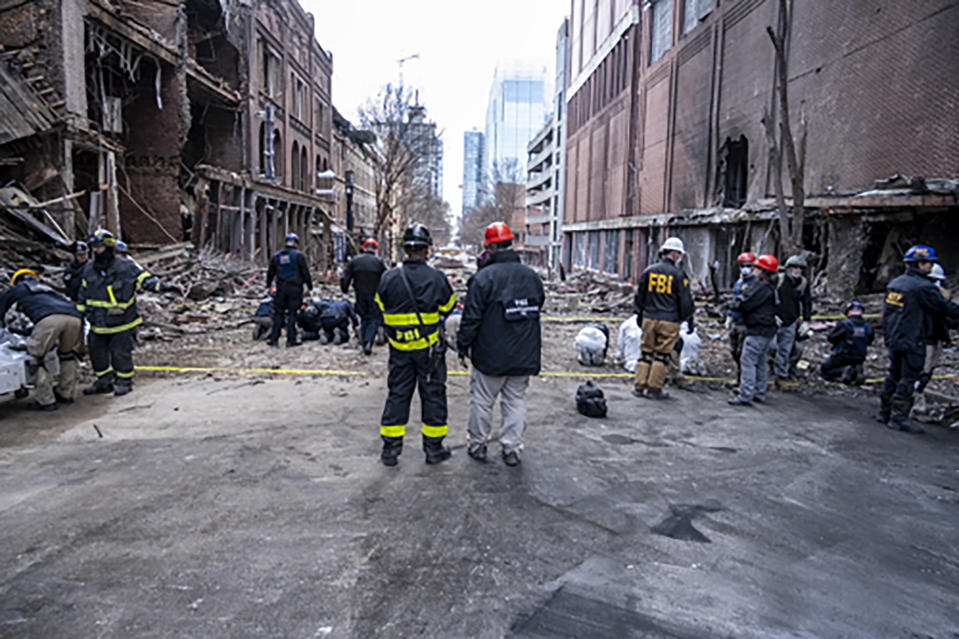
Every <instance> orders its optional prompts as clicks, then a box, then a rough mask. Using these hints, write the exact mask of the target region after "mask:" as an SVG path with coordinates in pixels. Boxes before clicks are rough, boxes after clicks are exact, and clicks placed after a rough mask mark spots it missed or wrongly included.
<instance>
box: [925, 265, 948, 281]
mask: <svg viewBox="0 0 959 639" xmlns="http://www.w3.org/2000/svg"><path fill="white" fill-rule="evenodd" d="M929 277H931V278H932V279H934V280H944V279H946V272H945V271H944V270H942V265H941V264H939V263H938V262H936V263H935V264H933V265H932V270H931V271H929Z"/></svg>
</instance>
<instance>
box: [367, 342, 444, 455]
mask: <svg viewBox="0 0 959 639" xmlns="http://www.w3.org/2000/svg"><path fill="white" fill-rule="evenodd" d="M429 365H430V363H429V349H426V348H424V349H420V350H415V351H400V350H397V349H395V348H393V347H392V346H391V347H390V364H389V369H390V372H389V377H388V378H387V384H388V385H389V394H388V395H387V397H386V407H385V408H384V409H383V418H382V420H380V424H381V425H380V435H383V436H384V437H402V436H403V435H404V434H405V433H406V423H407V422H408V421H409V417H410V401H412V399H413V391H414V390H415V389H416V388H417V386H418V387H419V391H420V404H421V406H422V418H423V434H424V435H425V436H427V437H445V436H446V431H447V426H446V360H445V359H444V358H440V359H439V362H438V363H437V365H436V368H434V369H433V371H432V372H430V371H429V370H428V369H429Z"/></svg>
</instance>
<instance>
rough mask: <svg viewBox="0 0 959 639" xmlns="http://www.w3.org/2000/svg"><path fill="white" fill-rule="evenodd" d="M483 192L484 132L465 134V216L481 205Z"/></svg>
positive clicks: (468, 132)
mask: <svg viewBox="0 0 959 639" xmlns="http://www.w3.org/2000/svg"><path fill="white" fill-rule="evenodd" d="M482 190H483V132H482V131H467V132H465V133H464V134H463V215H466V213H467V212H468V211H469V210H470V209H474V208H476V207H477V206H479V204H480V200H481V199H482V198H481V197H480V193H481V191H482Z"/></svg>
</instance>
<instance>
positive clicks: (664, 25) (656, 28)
mask: <svg viewBox="0 0 959 639" xmlns="http://www.w3.org/2000/svg"><path fill="white" fill-rule="evenodd" d="M652 25H653V36H652V38H651V39H650V42H649V63H650V64H652V63H653V62H656V60H659V59H660V58H661V57H663V54H664V53H666V52H667V51H669V47H670V45H671V44H672V40H673V0H655V1H654V2H653V20H652Z"/></svg>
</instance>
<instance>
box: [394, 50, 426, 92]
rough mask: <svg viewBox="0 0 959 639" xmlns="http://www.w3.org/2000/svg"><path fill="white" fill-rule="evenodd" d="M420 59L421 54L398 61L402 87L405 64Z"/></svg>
mask: <svg viewBox="0 0 959 639" xmlns="http://www.w3.org/2000/svg"><path fill="white" fill-rule="evenodd" d="M419 59H420V54H419V53H414V54H412V55H408V56H406V57H405V58H400V59H399V60H397V61H396V66H397V67H398V68H399V75H400V86H403V64H404V63H406V62H408V61H410V60H419Z"/></svg>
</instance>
